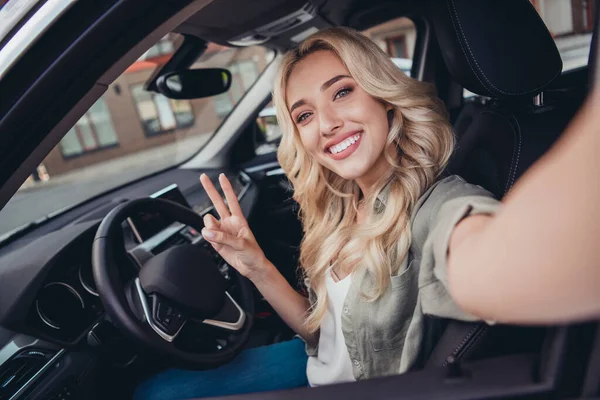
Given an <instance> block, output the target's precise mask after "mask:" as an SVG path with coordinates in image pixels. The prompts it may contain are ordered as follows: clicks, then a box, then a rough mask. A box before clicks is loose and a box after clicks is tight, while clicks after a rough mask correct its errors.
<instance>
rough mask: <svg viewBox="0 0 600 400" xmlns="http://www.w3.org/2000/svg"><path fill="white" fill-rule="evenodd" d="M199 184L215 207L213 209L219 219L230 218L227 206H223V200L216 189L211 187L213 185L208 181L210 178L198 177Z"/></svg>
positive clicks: (204, 175)
mask: <svg viewBox="0 0 600 400" xmlns="http://www.w3.org/2000/svg"><path fill="white" fill-rule="evenodd" d="M200 183H202V186H203V187H204V190H205V191H206V194H208V197H209V198H210V201H211V202H212V203H213V205H214V206H215V209H216V210H217V213H218V214H219V217H221V219H224V218H227V217H229V216H230V214H229V209H228V208H227V205H225V202H224V201H223V198H222V197H221V195H220V194H219V192H218V191H217V188H215V185H213V183H212V181H211V180H210V178H209V177H208V175H206V174H202V175H200Z"/></svg>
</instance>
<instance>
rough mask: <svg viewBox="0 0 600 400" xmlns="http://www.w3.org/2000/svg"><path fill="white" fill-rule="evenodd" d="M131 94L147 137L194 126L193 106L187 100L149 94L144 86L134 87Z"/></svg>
mask: <svg viewBox="0 0 600 400" xmlns="http://www.w3.org/2000/svg"><path fill="white" fill-rule="evenodd" d="M131 94H132V96H133V99H134V101H135V104H136V107H137V110H138V113H139V116H140V120H141V122H142V126H143V127H144V133H145V134H146V135H147V136H154V135H157V134H159V133H163V132H168V131H172V130H174V129H177V128H186V127H189V126H192V125H193V124H194V113H193V110H192V106H191V104H190V102H189V101H187V100H173V99H168V98H167V97H165V96H163V95H162V94H158V93H153V92H148V91H146V90H145V89H144V85H143V84H139V85H135V86H133V87H132V88H131Z"/></svg>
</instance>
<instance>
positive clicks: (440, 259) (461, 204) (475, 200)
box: [411, 175, 501, 321]
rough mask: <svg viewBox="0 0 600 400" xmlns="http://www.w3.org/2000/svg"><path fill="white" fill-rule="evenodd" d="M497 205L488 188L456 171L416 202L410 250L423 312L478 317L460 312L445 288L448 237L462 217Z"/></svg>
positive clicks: (466, 318) (487, 211) (490, 211)
mask: <svg viewBox="0 0 600 400" xmlns="http://www.w3.org/2000/svg"><path fill="white" fill-rule="evenodd" d="M500 205H501V203H500V202H499V201H498V200H496V199H495V198H494V197H493V195H492V194H491V193H490V192H488V191H486V190H485V189H483V188H482V187H480V186H477V185H472V184H470V183H467V182H465V181H464V180H463V179H462V178H461V177H459V176H456V175H453V176H450V177H447V178H445V179H443V180H440V181H438V182H437V183H436V184H435V185H434V186H433V187H432V188H430V189H429V190H428V191H427V192H426V193H425V195H424V196H422V198H421V199H420V201H419V202H418V203H417V206H416V207H415V208H417V211H416V213H413V216H414V218H413V222H412V224H413V243H414V245H413V246H412V247H411V250H412V251H413V254H414V256H415V257H416V258H420V271H419V295H420V297H421V307H422V310H423V313H424V314H429V315H434V316H438V317H442V318H452V319H459V320H464V321H473V320H476V319H477V318H475V317H474V316H472V315H469V314H467V313H465V312H463V311H462V310H461V309H460V308H459V307H458V306H457V305H456V303H455V302H454V301H453V300H452V297H451V296H450V293H449V290H448V267H447V257H448V250H449V244H450V237H451V235H452V232H453V230H454V228H455V227H456V225H457V224H458V223H459V222H460V221H461V220H463V219H464V218H466V217H468V216H471V215H476V214H488V215H489V214H494V213H495V212H496V211H497V210H498V209H499V207H500ZM481 268H485V265H482V266H481Z"/></svg>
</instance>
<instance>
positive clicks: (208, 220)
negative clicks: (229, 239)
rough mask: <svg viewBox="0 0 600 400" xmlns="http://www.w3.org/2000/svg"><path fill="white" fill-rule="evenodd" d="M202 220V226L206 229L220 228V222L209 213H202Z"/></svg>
mask: <svg viewBox="0 0 600 400" xmlns="http://www.w3.org/2000/svg"><path fill="white" fill-rule="evenodd" d="M202 220H203V221H204V226H205V227H207V228H208V229H221V223H220V222H219V221H217V219H216V218H215V217H213V216H212V215H211V214H206V215H204V218H202Z"/></svg>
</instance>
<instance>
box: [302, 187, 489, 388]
mask: <svg viewBox="0 0 600 400" xmlns="http://www.w3.org/2000/svg"><path fill="white" fill-rule="evenodd" d="M388 192H389V185H388V186H386V187H385V188H384V189H383V190H382V191H381V193H380V194H379V196H378V200H379V201H380V202H381V203H382V204H383V206H385V203H386V199H387V196H388ZM499 206H500V203H499V202H498V201H497V200H495V199H494V197H493V196H492V194H491V193H489V192H488V191H486V190H485V189H483V188H481V187H480V186H476V185H472V184H469V183H467V182H465V181H464V180H463V179H462V178H461V177H459V176H456V175H454V176H449V177H447V178H444V179H441V180H439V181H438V182H436V183H435V184H434V185H433V186H432V187H430V188H429V189H428V190H427V191H426V192H425V194H423V196H421V198H420V199H419V200H418V202H417V204H416V206H415V209H414V211H413V214H412V217H411V221H412V236H413V237H412V244H411V247H410V251H409V253H408V255H407V257H405V259H404V260H403V261H402V265H401V266H400V268H399V270H398V274H397V275H395V276H392V278H391V282H390V284H389V287H388V289H387V291H386V292H385V293H384V295H383V296H382V297H380V298H379V299H378V300H376V301H375V302H368V301H366V300H365V299H364V298H363V297H362V296H361V295H360V291H361V289H364V288H369V287H370V285H371V284H372V279H371V277H370V276H369V275H368V274H367V273H366V272H365V270H364V269H363V270H358V271H356V272H355V274H354V277H353V285H352V286H351V287H350V289H349V291H348V294H347V296H346V299H345V301H344V308H343V314H342V331H343V333H344V338H345V341H346V346H347V348H348V352H349V353H350V359H351V361H352V365H353V371H354V377H355V378H356V379H357V380H360V379H367V378H372V377H378V376H385V375H394V374H400V373H403V372H406V371H407V370H408V369H409V368H411V367H412V366H413V365H414V364H415V363H416V362H417V360H418V358H419V355H420V352H421V351H423V343H424V340H425V335H426V333H427V332H425V321H424V316H425V315H432V316H437V317H442V318H451V319H457V320H463V321H473V320H476V318H474V317H472V316H470V315H468V314H466V313H464V312H463V311H461V310H460V309H459V308H458V306H457V305H456V304H455V303H454V301H453V300H452V298H451V297H450V295H449V293H448V280H447V267H446V257H447V253H448V245H449V240H450V235H451V234H452V231H453V229H454V227H455V226H456V224H458V222H460V221H461V220H462V219H463V218H465V217H467V216H469V215H474V214H492V213H494V212H495V211H496V210H497V209H498V207H499ZM306 284H307V286H308V289H309V290H308V291H309V300H310V302H311V304H312V303H313V302H314V300H315V293H314V291H312V290H311V288H310V282H308V281H307V282H306ZM306 352H307V354H308V355H309V356H316V355H317V353H318V346H310V345H307V346H306Z"/></svg>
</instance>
